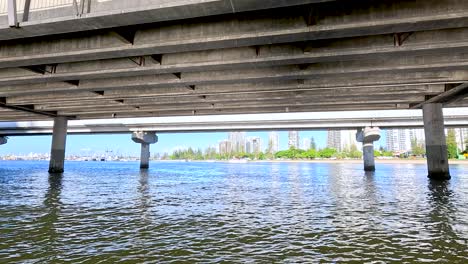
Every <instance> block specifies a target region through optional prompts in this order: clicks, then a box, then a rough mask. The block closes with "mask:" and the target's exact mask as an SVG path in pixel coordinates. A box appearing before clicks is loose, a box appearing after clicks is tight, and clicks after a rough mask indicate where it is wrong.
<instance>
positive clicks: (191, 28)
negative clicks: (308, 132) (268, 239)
mask: <svg viewBox="0 0 468 264" xmlns="http://www.w3.org/2000/svg"><path fill="white" fill-rule="evenodd" d="M7 2H8V4H7ZM19 3H21V5H19ZM467 58H468V1H463V0H414V1H402V0H400V1H398V0H380V1H377V0H360V1H349V0H288V1H278V0H266V1H260V0H139V1H126V0H43V1H38V0H24V1H19V0H18V1H16V0H0V122H1V121H34V120H46V119H50V118H53V119H54V120H55V121H54V127H53V134H54V139H53V142H55V143H53V146H52V157H51V167H50V171H51V172H60V171H63V156H64V148H65V146H64V145H65V139H66V136H65V135H66V133H67V124H68V121H69V120H73V119H106V118H116V117H130V118H136V117H170V116H187V115H191V116H200V115H224V114H251V113H290V112H320V111H351V110H390V109H423V111H422V112H423V122H424V127H425V137H426V143H427V144H426V150H427V154H428V171H429V176H430V177H431V178H434V179H449V178H450V175H449V171H448V162H447V154H446V152H447V151H446V150H447V146H446V143H445V136H444V116H443V113H442V108H443V107H459V106H468V99H467V98H466V95H467V94H468V70H467V65H468V59H467ZM366 131H370V132H372V130H369V129H368V130H364V132H363V133H364V134H365V133H366ZM370 132H369V133H370ZM146 138H150V139H151V140H146ZM153 139H154V140H153ZM134 140H136V141H138V142H140V141H141V142H143V143H144V145H145V146H144V147H143V145H142V153H143V152H144V153H145V157H146V156H147V155H148V151H149V148H148V146H149V144H152V143H155V142H156V141H157V137H156V135H153V134H152V133H134ZM363 143H366V144H370V143H371V142H364V141H363ZM368 149H369V150H370V149H371V147H370V146H369V148H368ZM54 153H56V154H54ZM369 153H371V151H369ZM371 163H372V162H371ZM371 163H370V164H371ZM143 165H145V166H146V164H142V166H143ZM370 167H372V166H370Z"/></svg>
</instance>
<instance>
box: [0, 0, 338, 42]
mask: <svg viewBox="0 0 468 264" xmlns="http://www.w3.org/2000/svg"><path fill="white" fill-rule="evenodd" d="M327 1H334V0H288V1H272V0H269V1H251V0H250V1H245V0H210V1H206V0H159V1H156V3H155V1H151V0H143V1H128V0H112V1H92V2H91V6H89V8H87V10H79V11H78V10H75V8H74V7H73V5H72V4H71V3H70V4H69V5H62V6H57V7H54V6H53V5H52V6H50V7H49V8H45V9H44V8H42V9H40V10H34V9H33V10H31V12H30V13H29V14H28V19H27V20H24V19H23V22H20V23H19V25H18V26H19V27H21V30H9V29H8V27H6V26H7V25H6V23H5V27H4V25H3V23H2V22H3V18H4V17H3V16H2V15H1V14H0V40H7V39H16V38H25V37H33V36H43V35H50V34H58V33H69V32H78V31H85V30H95V29H97V28H113V27H118V26H127V25H134V24H144V23H154V22H161V21H171V20H179V19H187V18H194V17H203V16H213V15H220V14H229V13H235V12H244V11H252V10H260V9H268V8H278V7H285V6H294V5H304V4H314V3H321V2H327ZM44 6H46V7H47V3H42V5H41V7H44ZM77 11H78V13H77ZM20 13H22V12H20Z"/></svg>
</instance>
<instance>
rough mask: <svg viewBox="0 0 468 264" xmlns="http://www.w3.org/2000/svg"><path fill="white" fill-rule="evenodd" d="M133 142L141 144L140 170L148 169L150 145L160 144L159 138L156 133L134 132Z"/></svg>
mask: <svg viewBox="0 0 468 264" xmlns="http://www.w3.org/2000/svg"><path fill="white" fill-rule="evenodd" d="M132 140H133V141H134V142H136V143H139V144H141V155H140V168H141V169H148V168H149V159H150V144H154V143H156V142H158V136H157V135H156V132H144V131H138V132H133V134H132Z"/></svg>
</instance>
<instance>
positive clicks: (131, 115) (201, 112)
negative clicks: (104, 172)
mask: <svg viewBox="0 0 468 264" xmlns="http://www.w3.org/2000/svg"><path fill="white" fill-rule="evenodd" d="M395 109H408V104H406V105H405V104H382V105H379V104H375V105H354V106H352V107H350V106H308V107H304V106H302V107H294V106H292V107H277V106H275V107H267V108H243V109H239V108H235V109H215V110H213V109H212V110H195V111H194V110H175V111H164V112H160V111H152V112H143V111H140V112H139V113H138V115H135V112H134V111H131V112H119V113H117V114H115V115H113V114H110V113H94V114H93V113H90V114H81V115H79V118H80V119H82V120H85V119H103V118H135V117H171V116H204V115H237V114H249V113H257V114H262V113H300V112H329V111H353V110H395Z"/></svg>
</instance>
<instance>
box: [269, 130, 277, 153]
mask: <svg viewBox="0 0 468 264" xmlns="http://www.w3.org/2000/svg"><path fill="white" fill-rule="evenodd" d="M278 150H279V135H278V133H277V132H270V133H269V134H268V149H267V152H269V153H276V152H278Z"/></svg>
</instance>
